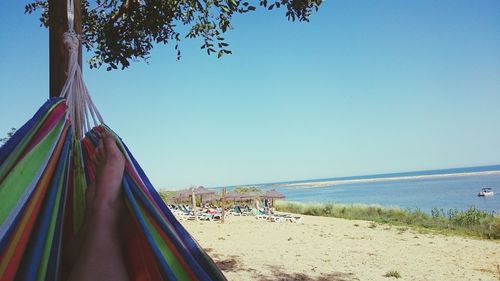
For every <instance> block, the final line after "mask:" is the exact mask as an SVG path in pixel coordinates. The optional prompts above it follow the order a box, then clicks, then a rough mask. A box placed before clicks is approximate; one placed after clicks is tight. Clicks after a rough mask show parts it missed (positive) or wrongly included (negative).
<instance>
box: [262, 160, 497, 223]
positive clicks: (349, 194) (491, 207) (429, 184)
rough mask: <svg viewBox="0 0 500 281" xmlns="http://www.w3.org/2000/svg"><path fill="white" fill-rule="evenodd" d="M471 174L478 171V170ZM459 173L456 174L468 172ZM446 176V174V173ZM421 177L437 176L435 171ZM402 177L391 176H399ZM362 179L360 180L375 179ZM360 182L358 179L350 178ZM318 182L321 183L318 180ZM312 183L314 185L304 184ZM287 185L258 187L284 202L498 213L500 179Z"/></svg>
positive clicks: (489, 176)
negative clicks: (487, 190) (483, 193)
mask: <svg viewBox="0 0 500 281" xmlns="http://www.w3.org/2000/svg"><path fill="white" fill-rule="evenodd" d="M499 167H500V166H493V168H491V166H490V167H485V168H484V169H483V170H485V171H487V170H492V169H494V170H500V169H497V168H499ZM464 169H473V170H470V171H471V172H472V171H474V172H477V171H481V169H480V168H464ZM464 169H459V170H458V171H457V172H469V170H464ZM445 171H446V172H442V173H448V171H449V170H445ZM430 172H431V173H424V174H439V173H436V172H435V171H430ZM422 173H423V172H414V173H405V174H404V175H422ZM400 175H401V174H394V176H400ZM376 177H379V176H373V177H369V176H367V177H363V178H376ZM353 178H360V177H353ZM318 181H320V180H318ZM304 182H308V183H310V182H314V181H310V180H308V181H304ZM286 184H287V183H274V184H263V185H259V187H261V188H262V189H264V190H268V189H271V188H275V189H277V190H278V191H280V192H282V193H284V194H285V196H286V199H287V200H290V201H297V202H304V203H310V202H318V203H323V202H336V203H347V204H351V203H362V204H379V205H382V206H399V207H401V208H411V209H415V208H419V209H420V210H422V211H425V212H430V210H431V208H433V207H438V208H443V209H444V210H445V211H447V210H448V209H452V208H457V209H461V210H463V209H467V208H469V207H470V206H475V207H476V208H479V209H482V210H486V211H495V212H496V213H500V175H484V176H456V177H446V178H434V179H411V180H396V181H386V182H366V183H350V184H338V185H334V186H326V187H316V188H290V187H287V186H286ZM482 187H493V189H494V191H495V193H496V194H495V196H491V197H487V198H483V197H478V196H477V194H478V192H479V191H480V189H481V188H482Z"/></svg>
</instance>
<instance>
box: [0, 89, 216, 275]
mask: <svg viewBox="0 0 500 281" xmlns="http://www.w3.org/2000/svg"><path fill="white" fill-rule="evenodd" d="M67 112H68V106H67V103H66V99H64V98H52V99H50V100H48V101H47V102H46V103H45V104H44V105H43V106H42V107H41V108H40V109H39V110H38V112H36V114H35V115H34V116H33V118H31V120H29V121H28V122H27V123H26V124H25V125H24V126H22V127H21V128H20V129H19V130H18V131H17V132H16V133H15V134H14V136H13V137H12V138H11V139H10V140H9V141H8V142H7V143H6V144H5V145H4V146H2V147H1V148H0V280H1V281H5V280H61V279H62V278H63V277H61V274H62V273H61V270H62V266H61V264H62V253H63V252H64V249H65V247H67V244H68V241H71V240H72V239H73V238H74V237H75V235H76V233H77V232H78V230H79V229H80V227H81V226H82V222H83V219H84V215H85V190H86V187H87V183H88V182H91V181H93V179H94V178H95V176H94V175H95V171H94V170H93V165H92V164H90V163H91V158H90V156H91V155H93V151H94V148H95V147H96V145H97V143H98V141H99V135H101V133H102V132H103V131H107V132H109V134H111V135H112V136H113V137H114V138H115V139H116V141H117V144H118V146H119V148H120V149H121V150H122V152H123V153H124V155H125V159H126V164H125V173H124V177H123V182H122V188H123V194H124V200H125V202H126V206H127V207H126V214H125V215H126V216H128V218H127V219H128V221H130V223H128V224H127V227H128V228H129V229H127V231H126V233H128V234H127V239H126V241H127V242H126V247H125V248H124V259H125V264H126V267H127V270H128V274H129V277H130V280H155V281H156V280H225V278H224V276H223V275H222V273H221V272H220V271H219V269H218V268H217V267H216V266H215V264H214V262H213V261H212V260H211V259H210V257H209V256H208V255H207V254H206V253H205V252H204V251H203V250H202V249H201V248H200V246H199V245H198V244H197V243H196V242H195V241H194V240H193V238H192V237H191V236H190V235H189V234H188V232H187V231H186V230H185V229H184V228H183V227H182V225H181V224H180V223H179V222H178V221H177V220H176V219H175V217H174V216H173V215H172V213H171V212H170V211H169V209H168V208H167V207H166V206H165V204H164V202H163V201H162V199H161V198H160V196H159V195H158V193H157V192H156V190H155V189H154V188H153V186H152V184H151V182H150V181H149V180H148V178H147V177H146V175H145V174H144V172H143V171H142V169H141V167H140V166H139V164H138V163H137V161H136V160H135V159H134V157H133V156H132V154H131V153H130V151H129V150H128V148H127V147H126V146H125V144H124V143H123V142H122V141H121V139H120V138H119V137H118V136H117V135H116V134H115V133H114V132H113V131H112V130H111V129H110V128H108V127H107V126H105V125H98V126H96V127H94V128H92V129H91V130H90V131H89V132H87V133H86V134H85V136H84V137H83V136H82V138H81V139H80V138H78V137H75V135H74V134H75V130H73V129H72V121H71V119H69V118H68V117H67Z"/></svg>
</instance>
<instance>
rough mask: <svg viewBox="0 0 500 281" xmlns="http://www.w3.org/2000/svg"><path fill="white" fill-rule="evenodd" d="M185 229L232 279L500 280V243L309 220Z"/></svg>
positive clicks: (236, 221)
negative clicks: (392, 273) (395, 275)
mask: <svg viewBox="0 0 500 281" xmlns="http://www.w3.org/2000/svg"><path fill="white" fill-rule="evenodd" d="M183 225H184V226H185V227H186V228H187V229H188V230H189V232H190V233H191V234H192V235H193V236H194V237H195V239H196V240H197V241H198V242H199V243H200V244H201V246H202V247H203V248H205V249H206V250H207V252H208V253H209V254H210V255H211V256H212V258H213V259H214V260H215V261H216V262H217V263H218V264H219V266H220V267H221V268H222V269H223V272H224V274H225V275H226V277H227V278H228V279H229V280H235V281H236V280H238V281H239V280H310V281H313V280H315V281H316V280H384V281H387V280H396V279H395V278H390V277H384V275H385V274H386V273H387V272H389V271H397V272H398V273H399V274H400V275H401V278H400V279H398V280H412V281H413V280H438V281H441V280H450V281H455V280H457V281H458V280H483V281H487V280H491V281H499V280H500V242H499V241H488V240H478V239H469V238H462V237H455V236H443V235H435V234H420V233H417V232H416V231H414V230H412V229H407V228H401V227H394V226H392V227H391V226H389V225H380V224H374V223H371V222H366V221H351V220H344V219H336V218H326V217H311V216H304V222H303V223H302V224H294V223H273V222H266V221H257V220H256V219H255V218H254V217H230V218H229V219H228V220H227V221H226V223H225V224H220V223H215V222H200V221H186V222H183Z"/></svg>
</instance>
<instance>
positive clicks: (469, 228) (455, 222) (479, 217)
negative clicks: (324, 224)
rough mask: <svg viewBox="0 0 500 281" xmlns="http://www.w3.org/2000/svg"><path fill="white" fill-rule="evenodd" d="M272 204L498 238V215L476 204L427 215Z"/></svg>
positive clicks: (356, 207)
mask: <svg viewBox="0 0 500 281" xmlns="http://www.w3.org/2000/svg"><path fill="white" fill-rule="evenodd" d="M275 207H276V210H277V211H281V212H290V213H296V214H303V215H311V216H326V217H336V218H344V219H351V220H366V221H372V222H374V223H384V224H389V225H395V226H399V227H398V231H399V232H401V233H402V232H404V231H406V230H408V227H412V228H415V230H416V231H417V232H420V233H426V232H429V231H432V232H437V233H440V234H456V235H464V236H472V237H480V238H487V239H500V216H499V215H498V214H495V213H493V212H486V211H483V210H480V209H477V208H476V207H470V208H468V209H466V210H458V209H450V210H448V211H445V210H443V209H438V208H433V209H432V210H431V212H430V214H429V213H426V212H424V211H422V210H420V209H414V210H412V209H401V208H386V207H381V206H378V205H362V204H351V205H346V204H337V203H325V204H304V203H298V202H287V201H282V202H277V203H276V204H275Z"/></svg>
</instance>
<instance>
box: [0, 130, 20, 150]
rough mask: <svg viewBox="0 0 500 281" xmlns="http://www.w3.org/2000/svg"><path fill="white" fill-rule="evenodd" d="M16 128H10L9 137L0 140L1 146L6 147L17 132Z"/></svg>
mask: <svg viewBox="0 0 500 281" xmlns="http://www.w3.org/2000/svg"><path fill="white" fill-rule="evenodd" d="M16 131H17V130H16V128H10V132H8V133H7V136H6V137H4V138H0V146H2V145H4V144H5V143H6V142H7V141H8V140H9V139H10V138H11V137H12V136H13V135H14V133H15V132H16Z"/></svg>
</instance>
